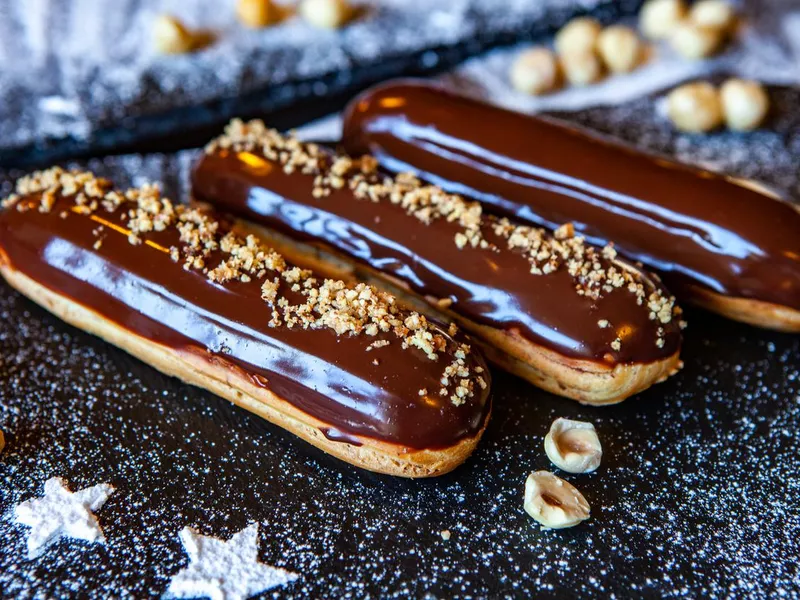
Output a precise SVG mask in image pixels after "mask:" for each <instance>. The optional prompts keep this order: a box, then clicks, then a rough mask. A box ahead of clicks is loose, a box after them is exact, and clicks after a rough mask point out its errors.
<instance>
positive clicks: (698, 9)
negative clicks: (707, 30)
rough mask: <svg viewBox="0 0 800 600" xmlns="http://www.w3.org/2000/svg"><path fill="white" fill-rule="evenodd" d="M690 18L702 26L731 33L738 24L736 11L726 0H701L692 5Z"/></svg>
mask: <svg viewBox="0 0 800 600" xmlns="http://www.w3.org/2000/svg"><path fill="white" fill-rule="evenodd" d="M689 20H690V21H691V22H692V23H694V24H695V25H699V26H700V27H712V28H714V29H719V30H720V31H722V32H723V33H729V32H730V31H731V30H732V29H733V26H734V25H735V24H736V11H734V9H733V6H731V5H730V4H729V3H728V2H725V0H700V2H695V3H694V4H693V5H692V8H691V10H690V11H689Z"/></svg>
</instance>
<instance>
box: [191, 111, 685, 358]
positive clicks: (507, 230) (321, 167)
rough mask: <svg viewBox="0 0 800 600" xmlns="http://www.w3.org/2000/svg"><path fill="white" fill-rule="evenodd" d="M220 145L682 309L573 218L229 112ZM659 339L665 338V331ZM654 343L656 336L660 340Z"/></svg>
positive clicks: (542, 267)
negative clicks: (501, 200)
mask: <svg viewBox="0 0 800 600" xmlns="http://www.w3.org/2000/svg"><path fill="white" fill-rule="evenodd" d="M226 150H229V151H234V152H260V153H261V154H262V155H263V156H264V157H265V158H267V159H268V160H271V161H274V162H277V163H279V164H280V165H281V167H282V169H283V170H284V171H285V172H286V173H294V172H300V173H303V174H306V175H309V176H312V177H314V188H313V196H314V197H316V198H324V197H325V196H328V195H330V193H331V191H332V190H337V189H342V188H349V189H351V190H352V191H353V193H354V195H355V196H356V197H357V198H359V199H361V200H366V201H370V202H381V201H388V202H391V203H392V204H396V205H399V206H401V207H402V208H403V209H404V210H405V212H406V213H407V214H409V215H412V216H414V217H416V218H417V219H419V220H420V221H421V222H422V223H424V224H430V223H432V222H433V221H435V220H437V219H444V220H446V221H448V222H451V223H456V224H457V225H458V226H459V228H460V231H458V232H456V233H455V236H454V239H453V242H454V243H455V245H456V246H457V247H458V248H460V249H463V248H467V247H471V248H480V249H484V250H486V251H489V252H500V251H502V250H503V247H504V248H505V249H506V250H511V251H514V252H519V253H521V254H522V255H523V256H525V257H526V259H527V260H528V262H529V263H530V272H531V274H533V275H548V274H550V273H553V272H555V271H557V270H560V269H566V270H567V271H568V272H569V274H570V275H571V276H572V277H573V278H574V280H575V291H576V293H577V294H579V295H581V296H586V297H588V298H591V299H594V300H597V299H599V298H601V297H602V296H603V295H604V294H608V293H611V292H613V291H614V290H615V289H620V290H626V291H628V292H629V293H630V294H633V295H634V296H635V298H636V302H637V304H638V305H640V306H646V307H647V308H648V309H649V311H650V312H649V317H650V319H651V320H654V321H656V320H657V321H658V322H659V323H661V324H667V323H669V322H671V321H672V319H673V317H675V316H677V315H679V314H680V309H679V308H678V307H677V306H676V305H675V298H673V297H671V296H666V295H664V293H663V291H662V290H661V289H658V288H656V289H655V290H653V291H649V290H648V288H649V287H650V286H649V285H648V282H647V281H646V280H645V279H644V278H643V277H642V276H641V274H640V273H638V272H637V271H635V270H634V269H632V268H630V267H628V266H627V265H625V264H624V263H622V262H619V261H617V251H616V249H615V248H614V246H613V245H612V244H609V245H607V246H605V247H604V248H602V249H598V248H595V247H594V246H592V245H589V244H587V243H586V242H585V240H584V238H583V237H581V236H579V235H576V232H575V227H574V226H573V225H572V223H566V224H564V225H562V226H561V227H559V228H558V229H556V230H555V232H554V233H553V234H550V233H548V232H547V231H545V230H544V229H541V228H537V227H529V226H525V225H517V224H515V223H512V222H511V221H509V220H508V219H505V218H502V219H499V218H495V217H492V216H486V215H484V214H483V212H482V209H481V205H480V204H479V203H477V202H469V201H467V200H464V199H463V198H461V197H460V196H458V195H455V194H449V193H447V192H445V191H443V190H442V189H441V188H438V187H436V186H432V185H425V184H423V183H422V182H420V181H419V180H418V179H417V178H416V177H415V176H413V175H411V174H408V173H401V174H398V175H397V176H395V177H393V178H392V177H386V176H384V175H381V173H380V172H379V171H378V163H377V161H376V160H375V158H373V157H371V156H363V157H360V158H357V159H354V158H349V157H347V156H332V155H330V154H329V153H328V152H326V151H324V150H322V149H321V148H320V147H319V146H317V145H316V144H310V143H304V142H301V141H299V140H298V139H296V138H295V137H293V136H291V135H288V136H286V135H283V134H281V133H279V132H277V131H276V130H274V129H270V128H268V127H267V126H266V125H265V124H264V123H263V122H262V121H259V120H253V121H249V122H247V123H245V122H244V121H241V120H239V119H234V120H233V121H231V123H230V124H229V125H228V126H227V127H226V129H225V133H224V134H223V135H222V136H220V137H218V138H217V139H215V140H213V141H212V142H210V143H209V144H208V145H207V146H206V152H207V153H213V152H216V151H226ZM487 237H488V239H487ZM492 240H495V241H492ZM603 323H606V325H603ZM607 324H608V321H607V320H605V319H601V320H599V321H598V325H599V326H600V327H601V328H605V327H607V326H608V325H607ZM658 339H661V340H662V342H661V344H662V345H663V338H661V337H659V338H658ZM656 343H657V344H659V342H658V340H657V341H656ZM611 346H612V348H613V349H614V350H616V351H619V349H620V348H621V342H620V340H614V341H613V342H612V343H611ZM659 347H661V346H659Z"/></svg>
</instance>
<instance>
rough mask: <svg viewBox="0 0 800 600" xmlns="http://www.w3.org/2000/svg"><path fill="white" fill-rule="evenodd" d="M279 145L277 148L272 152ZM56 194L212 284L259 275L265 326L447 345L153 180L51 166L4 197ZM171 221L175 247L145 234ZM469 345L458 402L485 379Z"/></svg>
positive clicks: (430, 347) (451, 369)
mask: <svg viewBox="0 0 800 600" xmlns="http://www.w3.org/2000/svg"><path fill="white" fill-rule="evenodd" d="M281 139H282V138H281ZM287 143H290V144H293V143H295V142H291V140H290V141H288V142H287ZM283 153H284V152H283V151H279V154H276V156H280V155H281V154H283ZM281 160H282V162H285V164H287V165H294V166H293V167H290V168H295V167H300V166H301V165H300V164H299V163H298V164H294V163H293V162H292V161H291V160H290V158H289V157H288V156H287V157H286V158H285V160H284V159H281ZM23 196H33V197H34V198H35V200H34V201H33V202H31V201H26V202H21V200H22V199H23ZM59 196H61V197H65V198H67V197H69V198H71V199H73V201H74V204H75V206H74V207H73V209H72V210H73V212H80V213H82V214H87V215H91V214H92V213H95V212H98V211H105V213H116V212H118V211H119V217H120V219H121V222H122V223H123V225H124V228H122V227H118V228H117V227H116V226H114V227H115V228H116V229H118V230H119V231H120V232H124V233H125V235H127V238H128V241H129V242H130V243H131V244H132V245H140V244H143V243H146V244H148V245H151V246H153V247H157V248H158V249H160V250H162V251H163V252H165V253H168V254H169V256H170V258H171V259H172V261H174V262H176V263H180V264H181V265H182V266H183V268H184V269H186V270H196V271H200V272H202V273H203V274H205V276H206V277H207V278H208V280H209V281H210V282H212V283H214V284H217V285H223V284H227V283H228V282H232V281H238V282H242V283H251V282H255V283H257V285H259V287H260V290H261V297H262V299H263V300H264V302H265V303H266V305H267V306H268V307H270V308H271V313H270V316H271V319H270V321H269V322H268V326H269V327H286V328H289V329H291V328H293V327H298V328H303V329H324V328H327V329H331V330H333V331H334V332H335V333H336V334H337V335H362V334H363V335H367V336H377V335H379V334H387V333H391V334H393V335H394V336H395V337H397V338H398V339H399V340H400V342H401V346H402V348H403V349H407V348H410V347H413V348H417V349H419V350H421V351H422V352H424V353H425V355H426V356H427V357H428V359H430V360H432V361H436V360H438V359H439V355H440V353H442V352H445V351H446V350H447V339H446V337H445V336H444V335H443V334H441V333H439V332H438V330H437V329H436V328H435V327H433V326H432V325H430V324H429V323H428V320H427V319H426V318H425V317H424V316H423V315H420V314H419V313H416V312H410V313H409V312H407V311H404V310H402V309H401V308H400V307H399V306H398V305H397V304H396V300H395V298H394V296H392V295H391V294H388V293H385V292H381V291H379V290H377V289H375V288H374V287H372V286H370V285H367V284H363V283H359V284H356V285H348V284H346V283H345V282H343V281H337V280H333V279H324V280H318V279H317V278H315V277H314V276H313V273H312V272H311V271H309V270H306V269H300V268H298V267H295V266H291V265H289V264H287V263H286V261H285V260H284V258H283V257H282V256H281V255H280V254H278V253H277V252H276V251H275V250H273V249H272V248H269V247H267V246H265V245H264V244H262V243H261V241H260V240H259V239H257V238H256V237H255V236H253V235H248V236H246V237H244V238H243V237H241V236H239V235H237V234H236V233H234V232H230V231H223V229H224V228H222V227H221V225H220V222H219V221H217V220H215V219H214V218H213V216H212V215H210V214H208V213H206V212H204V211H202V210H200V209H198V208H193V207H189V206H186V205H183V204H174V203H173V202H172V201H171V200H169V199H168V198H165V197H162V195H161V192H160V190H159V188H158V187H157V186H153V185H144V186H142V187H139V188H133V189H129V190H127V191H124V192H121V191H116V190H113V189H112V185H111V183H110V182H109V181H107V180H104V179H100V178H96V177H95V176H94V175H93V174H92V173H89V172H79V171H65V170H63V169H61V168H58V167H55V168H51V169H48V170H46V171H41V172H36V173H33V174H32V175H30V176H28V177H23V178H22V179H20V180H19V182H18V183H17V188H16V193H15V194H14V195H12V196H9V197H8V198H6V199H5V200H4V201H3V206H4V207H6V208H8V207H11V206H14V205H16V208H17V210H21V211H26V210H30V209H32V208H35V209H38V210H39V211H40V212H43V213H46V212H50V211H51V210H52V209H53V207H54V206H55V203H56V201H57V200H58V198H59ZM95 218H97V217H95ZM102 222H104V223H108V221H105V220H103V221H102ZM168 228H174V229H175V230H176V231H177V232H178V234H179V240H180V247H176V246H173V247H170V248H163V247H161V246H159V245H158V244H156V243H155V242H153V241H151V240H147V234H150V233H153V232H156V233H157V232H163V231H165V230H167V229H168ZM100 231H102V229H100V228H98V229H97V230H95V232H94V234H95V235H99V232H100ZM101 247H102V238H100V239H98V240H97V241H96V242H95V244H94V248H95V250H99V249H100V248H101ZM455 331H456V329H455V327H453V326H451V328H450V332H449V333H450V334H451V335H454V334H455ZM390 343H391V342H389V341H388V340H386V339H378V340H375V341H374V342H372V343H370V344H369V345H368V346H367V351H371V350H374V349H377V348H382V347H385V346H388V345H389V344H390ZM469 353H470V347H469V346H468V345H466V344H461V345H459V346H458V348H457V349H456V350H455V353H454V359H453V361H452V363H451V364H449V365H447V366H446V367H445V369H444V371H443V373H442V376H441V380H440V383H441V386H442V387H441V390H440V394H441V395H442V396H448V397H449V398H450V400H451V401H452V402H453V404H455V405H457V406H458V405H461V404H463V403H464V402H465V401H466V400H467V398H470V397H472V396H473V395H474V389H475V385H478V386H479V387H481V388H482V389H485V387H486V383H485V381H484V379H483V377H482V376H480V375H479V374H473V373H471V372H470V367H469V365H468V362H467V360H466V359H467V356H468V355H469ZM478 369H480V368H478ZM479 372H482V369H480V371H479Z"/></svg>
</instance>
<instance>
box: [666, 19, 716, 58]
mask: <svg viewBox="0 0 800 600" xmlns="http://www.w3.org/2000/svg"><path fill="white" fill-rule="evenodd" d="M669 41H670V45H671V46H672V48H673V49H674V50H675V52H677V53H678V54H680V55H681V56H683V57H684V58H689V59H692V60H697V59H700V58H707V57H709V56H711V55H712V54H714V53H715V52H716V51H717V50H719V48H720V46H721V45H722V41H723V34H722V31H720V30H719V29H716V28H714V27H704V26H702V25H695V24H694V23H691V22H689V21H687V22H685V23H681V24H680V25H678V26H677V27H676V28H675V31H673V33H672V35H671V36H670V39H669Z"/></svg>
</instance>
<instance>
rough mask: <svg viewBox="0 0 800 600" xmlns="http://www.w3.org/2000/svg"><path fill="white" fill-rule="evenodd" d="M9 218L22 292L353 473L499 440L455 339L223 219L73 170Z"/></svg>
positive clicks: (478, 367) (414, 469)
mask: <svg viewBox="0 0 800 600" xmlns="http://www.w3.org/2000/svg"><path fill="white" fill-rule="evenodd" d="M3 204H4V208H3V210H2V211H0V273H2V275H3V276H4V277H5V279H6V280H7V281H8V282H9V283H10V284H11V285H12V286H13V287H15V288H16V289H17V290H19V291H20V292H22V293H23V294H25V295H26V296H28V297H29V298H31V299H32V300H34V301H35V302H37V303H39V304H41V305H42V306H43V307H45V308H46V309H47V310H49V311H50V312H52V313H54V314H55V315H57V316H59V317H61V318H62V319H63V320H65V321H67V322H68V323H71V324H73V325H75V326H77V327H79V328H81V329H84V330H86V331H88V332H90V333H93V334H95V335H98V336H100V337H102V338H104V339H105V340H107V341H109V342H110V343H112V344H114V345H116V346H118V347H120V348H122V349H123V350H126V351H127V352H129V353H131V354H133V355H134V356H136V357H138V358H140V359H141V360H143V361H144V362H146V363H148V364H150V365H151V366H153V367H155V368H157V369H159V370H160V371H162V372H164V373H167V374H169V375H174V376H177V377H179V378H181V379H183V380H184V381H186V382H188V383H191V384H194V385H197V386H200V387H203V388H205V389H208V390H210V391H212V392H214V393H215V394H218V395H219V396H222V397H223V398H226V399H228V400H230V401H231V402H233V403H235V404H238V405H239V406H241V407H243V408H245V409H247V410H250V411H252V412H254V413H256V414H258V415H260V416H262V417H264V418H265V419H267V420H269V421H272V422H273V423H276V424H278V425H280V426H281V427H283V428H285V429H287V430H289V431H291V432H292V433H294V434H296V435H298V436H300V437H301V438H303V439H305V440H306V441H308V442H310V443H311V444H313V445H315V446H317V447H319V448H321V449H323V450H324V451H326V452H329V453H330V454H332V455H334V456H337V457H339V458H341V459H342V460H345V461H347V462H349V463H352V464H354V465H356V466H359V467H363V468H365V469H370V470H373V471H378V472H383V473H389V474H392V475H400V476H408V477H425V476H432V475H439V474H442V473H445V472H447V471H450V470H451V469H453V468H455V467H456V466H457V465H459V464H460V463H462V462H463V461H464V460H465V459H466V458H467V456H468V455H469V454H470V452H471V451H472V450H473V449H474V448H475V446H476V444H477V443H478V440H479V438H480V437H481V434H482V433H483V431H484V429H485V427H486V423H487V420H488V418H489V412H490V401H489V384H490V379H489V373H488V372H487V370H486V365H485V363H484V361H483V359H482V357H481V355H480V353H479V352H477V351H476V350H473V349H472V348H471V346H470V343H469V340H468V339H467V338H466V337H464V336H462V335H461V334H459V333H457V332H456V331H455V328H454V327H452V326H451V327H450V328H443V327H441V326H439V325H437V324H436V323H433V322H431V321H429V320H428V319H426V318H425V317H424V316H422V315H420V314H418V313H415V312H410V311H407V310H403V309H401V308H399V307H398V305H397V303H396V300H395V298H394V297H392V296H391V295H389V294H386V293H383V292H380V291H377V290H375V289H374V288H372V287H370V286H368V285H365V284H359V285H349V284H346V283H344V282H342V281H339V280H334V279H322V278H319V277H317V276H315V275H314V273H312V272H310V271H308V270H306V269H301V268H299V267H297V266H294V265H292V264H290V263H288V262H287V261H286V260H285V259H284V257H283V256H281V255H280V254H279V253H277V252H275V251H274V250H273V249H271V248H270V247H268V246H266V245H265V244H264V243H263V242H262V241H261V240H259V239H258V238H256V237H255V236H253V235H252V234H250V235H245V234H240V233H239V232H237V231H236V229H235V227H233V226H232V225H231V224H230V223H228V222H226V221H225V220H224V219H221V218H219V216H217V215H216V214H215V213H213V212H211V211H208V210H204V209H202V208H199V207H190V206H186V205H182V204H175V203H173V202H171V201H170V200H169V199H167V198H164V197H162V196H161V195H160V193H159V192H158V189H157V188H156V187H153V186H143V187H141V188H136V189H129V190H127V191H120V190H115V189H113V188H112V186H111V184H110V183H109V182H108V181H106V180H103V179H99V178H96V177H94V176H93V175H92V174H91V173H87V172H66V171H63V170H61V169H58V168H54V169H50V170H47V171H44V172H39V173H35V174H33V175H32V176H29V177H25V178H23V179H21V180H20V181H19V182H18V184H17V190H16V193H15V194H14V195H12V196H10V197H9V198H7V199H6V200H5V201H4V203H3Z"/></svg>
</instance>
